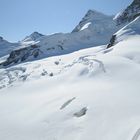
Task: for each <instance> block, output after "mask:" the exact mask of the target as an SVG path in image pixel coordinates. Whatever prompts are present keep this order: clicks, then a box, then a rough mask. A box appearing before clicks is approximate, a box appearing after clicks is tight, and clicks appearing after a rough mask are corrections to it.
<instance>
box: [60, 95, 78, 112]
mask: <svg viewBox="0 0 140 140" xmlns="http://www.w3.org/2000/svg"><path fill="white" fill-rule="evenodd" d="M75 99H76V97H73V98H72V99H70V100H68V101H67V102H65V103H64V104H63V105H62V106H61V108H60V110H62V109H64V108H65V107H67V106H68V105H69V104H70V103H71V102H72V101H73V100H75Z"/></svg>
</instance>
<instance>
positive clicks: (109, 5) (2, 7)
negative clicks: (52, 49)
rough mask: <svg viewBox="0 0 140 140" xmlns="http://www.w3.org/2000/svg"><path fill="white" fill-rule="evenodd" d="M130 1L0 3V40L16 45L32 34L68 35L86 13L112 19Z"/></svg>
mask: <svg viewBox="0 0 140 140" xmlns="http://www.w3.org/2000/svg"><path fill="white" fill-rule="evenodd" d="M131 2H132V0H0V36H2V37H3V38H5V39H6V40H8V41H11V42H16V41H19V40H22V39H23V38H25V36H27V35H30V34H31V33H32V32H34V31H38V32H40V33H42V34H46V35H48V34H52V33H56V32H64V33H65V32H71V31H72V30H73V29H74V27H75V26H76V25H77V24H78V23H79V21H80V20H81V18H82V17H83V16H84V15H85V14H86V12H87V11H88V10H89V9H93V10H97V11H100V12H103V13H105V14H108V15H115V14H116V13H118V12H119V11H121V10H123V9H124V8H126V6H128V4H130V3H131Z"/></svg>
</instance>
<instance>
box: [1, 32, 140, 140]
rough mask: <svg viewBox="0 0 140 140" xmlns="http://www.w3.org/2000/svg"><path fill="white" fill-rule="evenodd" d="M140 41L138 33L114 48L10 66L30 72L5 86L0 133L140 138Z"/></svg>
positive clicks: (74, 139) (64, 138)
mask: <svg viewBox="0 0 140 140" xmlns="http://www.w3.org/2000/svg"><path fill="white" fill-rule="evenodd" d="M139 43H140V36H137V35H136V36H135V35H133V37H129V39H126V40H123V41H121V42H119V43H118V44H117V45H115V46H114V47H113V48H112V49H110V50H109V51H108V53H106V50H105V46H99V47H96V48H90V49H85V50H80V51H77V52H74V53H71V54H67V55H62V56H55V57H50V58H45V59H42V60H38V61H34V62H28V63H24V64H20V65H17V66H13V67H11V68H8V69H7V70H9V69H10V70H11V71H12V70H13V71H14V69H16V70H20V71H21V70H23V67H26V69H24V72H25V73H27V74H29V75H28V76H27V77H28V78H27V80H25V81H24V82H23V81H21V82H16V81H14V82H13V83H12V84H13V86H10V87H9V86H8V87H6V88H3V89H1V90H0V110H1V111H0V124H1V125H0V139H4V140H15V139H19V140H31V139H33V140H46V139H47V140H85V139H86V140H93V139H96V140H118V139H119V140H130V139H132V140H139V128H140V124H139V122H140V117H139V116H140V110H139V106H140V102H139V98H140V95H139V91H140V86H139V85H140V84H139V81H140V75H139V71H140V57H139V56H140V47H139ZM56 61H57V62H58V61H59V63H57V64H58V65H56V63H55V62H56ZM17 67H19V68H17ZM43 69H44V70H46V71H47V72H48V74H46V75H45V76H41V73H42V71H43ZM1 71H2V70H1ZM3 71H4V70H3ZM29 71H30V72H29ZM51 72H52V73H54V75H53V76H49V73H51ZM62 108H63V109H62Z"/></svg>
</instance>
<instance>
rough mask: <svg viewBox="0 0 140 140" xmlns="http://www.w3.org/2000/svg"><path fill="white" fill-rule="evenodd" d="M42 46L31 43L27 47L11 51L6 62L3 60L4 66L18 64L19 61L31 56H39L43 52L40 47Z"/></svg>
mask: <svg viewBox="0 0 140 140" xmlns="http://www.w3.org/2000/svg"><path fill="white" fill-rule="evenodd" d="M39 47H40V46H37V45H31V46H29V47H27V48H21V49H19V50H14V51H12V52H11V53H10V55H9V57H8V58H7V60H6V61H5V62H3V63H2V64H1V65H2V66H8V65H10V64H16V63H19V62H23V61H26V60H27V59H28V58H29V57H32V58H37V57H38V56H39V55H40V53H42V52H41V51H40V49H39Z"/></svg>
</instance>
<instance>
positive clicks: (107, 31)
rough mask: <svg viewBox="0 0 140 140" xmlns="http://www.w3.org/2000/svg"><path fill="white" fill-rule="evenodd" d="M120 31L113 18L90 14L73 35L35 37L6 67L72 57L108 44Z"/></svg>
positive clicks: (14, 52)
mask: <svg viewBox="0 0 140 140" xmlns="http://www.w3.org/2000/svg"><path fill="white" fill-rule="evenodd" d="M117 29H118V27H117V26H116V24H115V22H114V21H113V17H112V16H107V15H104V14H102V13H99V12H96V11H91V10H89V11H88V12H87V14H86V16H85V17H84V18H83V19H82V21H81V22H80V24H79V25H78V26H77V27H76V28H75V30H74V31H73V32H72V33H66V34H63V33H57V34H53V35H47V36H44V35H41V34H39V33H36V32H35V33H33V34H31V35H30V36H28V37H26V38H25V39H24V40H23V41H22V44H23V46H24V45H25V44H26V47H20V49H18V50H14V51H12V52H11V54H10V55H9V58H8V59H7V61H5V62H4V63H3V64H2V65H4V66H7V65H9V64H15V63H21V62H23V61H32V60H36V59H41V58H46V57H50V56H55V55H62V54H68V53H71V52H74V51H77V50H80V49H85V48H90V47H94V46H98V45H103V44H107V43H108V42H109V40H110V37H111V35H112V34H113V33H115V32H116V31H117Z"/></svg>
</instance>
